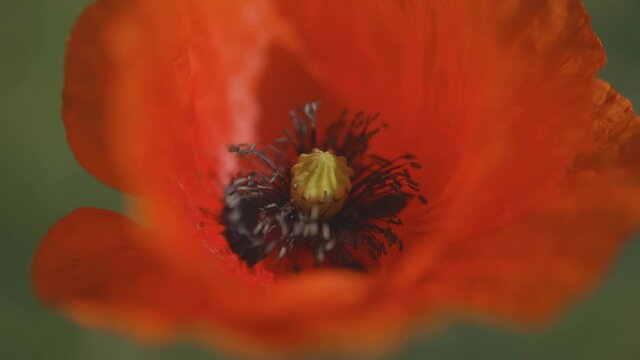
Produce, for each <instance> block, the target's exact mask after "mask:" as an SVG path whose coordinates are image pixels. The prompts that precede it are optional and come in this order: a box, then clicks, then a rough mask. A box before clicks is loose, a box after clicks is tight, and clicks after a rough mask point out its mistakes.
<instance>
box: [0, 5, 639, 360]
mask: <svg viewBox="0 0 640 360" xmlns="http://www.w3.org/2000/svg"><path fill="white" fill-rule="evenodd" d="M87 4H88V1H87V0H56V1H50V0H30V1H10V0H2V2H1V3H0V41H1V44H2V54H1V55H0V150H1V152H0V169H1V171H2V173H1V174H2V175H1V176H0V194H1V197H0V199H2V207H1V208H0V221H1V222H0V235H1V236H0V239H1V241H0V258H1V261H0V264H1V266H2V268H1V271H0V359H51V360H55V359H70V360H71V359H83V360H103V359H104V360H111V359H120V360H134V359H136V360H137V359H175V358H180V359H212V358H216V356H215V355H213V354H211V353H210V352H207V351H206V350H203V349H201V348H199V347H197V346H194V345H191V344H181V345H174V346H170V347H165V348H153V347H151V348H150V347H146V346H143V345H140V344H136V343H134V342H132V341H130V340H128V339H124V338H122V337H120V336H119V335H116V334H112V333H108V332H102V331H97V330H90V329H84V328H80V327H78V326H76V325H74V324H72V323H71V322H69V321H68V320H66V319H64V318H62V317H61V316H59V315H58V314H57V313H55V312H54V311H52V310H51V309H46V308H43V307H41V306H40V305H39V304H38V302H37V300H36V299H35V298H34V296H33V294H32V291H31V289H30V280H29V267H30V262H31V258H32V256H33V253H34V250H35V248H36V246H37V244H38V242H39V241H40V239H41V237H42V236H43V234H44V233H45V232H46V230H47V229H48V227H49V226H51V225H52V224H53V223H54V222H55V221H56V220H57V219H59V218H61V217H62V216H64V215H65V214H67V213H69V212H70V211H72V210H73V209H74V208H77V207H80V206H96V207H101V208H108V209H119V208H120V207H121V205H120V199H119V197H118V195H117V193H116V192H115V191H113V190H110V189H108V188H106V187H105V186H103V185H101V184H100V183H98V182H97V181H96V180H95V179H93V178H92V177H91V176H89V175H88V174H87V173H85V172H84V171H83V170H82V169H81V168H80V166H79V165H78V164H77V163H76V161H75V160H74V158H73V156H72V154H71V152H70V150H69V148H68V146H67V144H66V142H65V136H64V129H63V127H62V122H61V120H60V115H59V114H60V108H61V98H60V89H61V87H62V76H63V74H62V64H63V60H64V47H65V39H66V37H67V34H68V33H69V31H70V29H71V26H72V25H73V23H74V21H75V18H76V17H77V16H78V15H79V14H80V12H81V11H82V9H83V8H84V7H85V6H86V5H87ZM586 4H587V7H588V8H589V9H590V11H591V14H592V17H593V23H594V27H595V30H596V32H597V33H598V34H599V35H600V36H601V38H602V40H603V42H604V43H605V45H606V47H607V50H608V54H609V65H608V67H607V68H606V69H605V70H604V71H603V73H602V76H603V77H604V78H606V79H608V80H609V81H611V82H612V83H613V84H614V86H616V87H617V88H618V89H619V90H620V91H621V92H622V93H623V94H625V95H626V96H627V97H629V98H631V99H632V100H633V101H634V104H635V105H636V108H638V105H639V102H640V47H638V44H640V30H639V29H638V27H637V26H636V23H637V20H636V19H637V18H638V17H640V1H637V0H611V1H602V0H589V1H587V2H586ZM638 278H640V242H638V241H635V242H632V243H630V245H629V246H627V248H626V249H625V251H623V253H622V256H621V259H620V261H619V262H618V263H617V265H616V267H615V268H614V269H613V270H612V274H611V276H609V277H608V279H607V281H606V282H605V283H604V284H603V286H602V287H600V288H599V289H598V290H597V291H596V292H595V294H593V295H592V296H591V297H589V298H588V299H586V300H585V301H582V302H581V303H579V304H578V305H577V306H576V307H574V308H573V309H571V310H570V311H568V312H567V313H565V314H564V315H563V317H562V318H561V319H560V320H559V322H558V323H557V324H556V325H554V326H553V327H551V328H548V329H544V330H539V331H535V332H521V331H513V330H508V329H503V328H492V327H488V326H486V325H484V326H483V325H475V324H468V323H461V324H457V325H455V326H453V327H450V328H449V329H448V330H446V331H444V332H441V333H438V334H436V335H433V334H431V335H429V336H427V335H428V334H422V335H417V336H416V337H415V338H414V339H413V340H412V341H411V342H410V343H409V344H408V346H406V347H404V348H403V349H400V350H399V352H398V353H397V354H396V355H395V356H394V358H395V357H397V358H405V359H423V358H427V357H428V358H432V359H502V358H505V359H640V286H638V284H639V282H638Z"/></svg>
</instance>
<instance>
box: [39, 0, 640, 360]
mask: <svg viewBox="0 0 640 360" xmlns="http://www.w3.org/2000/svg"><path fill="white" fill-rule="evenodd" d="M604 63H605V54H604V51H603V48H602V46H601V44H600V42H599V40H598V38H597V37H596V36H595V35H594V34H593V32H592V31H591V28H590V24H589V18H588V15H587V13H586V11H585V10H584V8H583V7H582V5H581V4H580V3H579V1H577V0H544V1H527V0H509V1H500V2H494V1H491V2H490V1H483V0H482V1H477V0H473V1H471V0H469V1H463V2H451V1H438V0H432V1H420V2H417V1H416V2H401V1H390V0H389V1H370V2H364V1H363V2H357V1H313V0H310V1H285V0H282V1H275V0H274V1H258V0H256V1H237V2H236V1H234V2H230V1H205V0H181V1H169V0H165V1H159V0H133V1H118V0H101V1H97V2H96V3H95V4H94V5H92V6H91V7H90V8H89V9H87V11H86V12H85V13H84V14H83V15H82V17H81V18H80V20H79V21H78V23H77V25H76V27H75V29H74V30H73V33H72V35H71V38H70V40H69V46H68V53H67V63H66V67H65V88H64V113H63V117H64V120H65V125H66V128H67V137H68V141H69V143H70V145H71V147H72V149H73V151H74V153H75V155H76V156H77V158H78V160H79V162H80V163H81V164H82V165H83V166H84V167H85V168H86V169H87V170H88V171H89V172H91V173H92V174H93V175H94V176H96V177H97V178H99V179H100V180H102V181H103V182H105V183H106V184H108V185H111V186H113V187H115V188H118V189H120V190H122V191H124V192H126V193H128V194H130V196H129V197H128V198H127V199H128V200H129V204H130V212H131V214H132V216H133V218H135V219H136V220H135V221H134V220H130V219H128V218H127V217H125V216H123V215H120V214H117V213H115V212H110V211H104V210H98V209H93V208H81V209H78V210H76V211H75V212H73V213H71V214H70V215H68V216H67V217H65V218H64V219H62V220H61V221H60V222H59V223H57V224H56V225H55V226H54V227H53V228H52V229H51V230H50V232H49V233H48V234H47V235H46V237H45V239H44V241H43V242H42V244H41V245H40V248H39V249H38V252H37V254H36V257H35V261H34V268H33V279H34V284H35V289H36V291H37V293H38V295H39V296H40V298H41V299H42V300H43V301H44V302H46V303H48V304H51V305H54V306H57V307H59V308H60V309H62V310H63V311H64V312H65V313H67V314H69V315H70V316H73V317H74V318H76V319H79V320H80V321H83V322H87V323H90V324H94V325H100V326H108V327H115V328H118V329H122V330H125V331H127V332H129V333H133V334H136V335H139V336H144V337H151V338H163V339H164V338H168V337H173V336H175V335H178V334H184V333H187V334H193V335H195V336H197V337H199V338H202V339H204V340H206V341H211V342H213V343H215V344H219V345H222V346H224V347H227V348H235V349H238V350H241V351H244V352H251V351H254V352H258V351H262V350H265V349H269V350H275V351H293V350H301V349H306V348H308V347H314V348H323V349H330V351H339V350H340V349H349V350H354V351H375V350H378V349H381V348H384V347H386V346H388V345H390V344H393V343H394V342H395V340H397V339H399V338H400V337H401V336H402V335H403V334H405V333H406V331H407V330H408V329H410V328H412V327H413V326H416V325H419V324H422V323H424V322H427V323H431V324H433V323H434V321H435V320H437V319H438V318H439V317H441V316H443V315H447V314H449V315H450V314H452V313H454V312H455V313H457V314H460V313H461V312H464V313H466V314H471V315H474V316H479V315H481V316H483V317H484V316H487V315H490V316H497V317H498V318H500V319H506V320H509V321H518V322H525V323H531V322H534V323H536V322H543V321H545V320H548V319H550V318H552V317H553V315H554V314H556V313H557V311H559V310H560V309H562V308H563V307H564V306H565V305H567V304H568V303H569V302H571V301H572V300H574V299H575V298H576V297H577V296H578V295H580V294H582V293H584V292H585V291H586V290H588V289H589V288H590V287H592V286H594V284H595V283H596V282H597V280H598V279H599V278H600V277H601V276H602V274H603V272H604V271H605V270H606V268H607V266H608V265H609V263H610V262H611V260H612V259H613V258H614V256H615V254H616V251H617V250H618V249H619V247H620V246H621V244H622V240H623V239H624V238H625V236H627V235H628V234H629V233H630V231H632V230H633V228H634V226H636V225H637V224H638V221H639V220H640V167H639V166H638V164H637V161H636V159H638V158H639V157H640V124H639V121H638V117H637V116H636V115H635V113H634V112H633V110H632V109H631V105H630V103H629V101H627V100H626V99H624V98H623V97H621V96H620V95H619V94H617V93H616V92H615V91H614V90H613V89H612V88H611V87H610V86H609V85H608V84H607V83H605V82H604V81H601V80H598V79H596V78H595V75H596V73H597V72H598V70H599V69H600V68H601V67H602V66H603V65H604ZM313 99H319V100H320V101H321V105H320V107H319V108H317V104H316V103H311V104H310V105H307V107H306V108H302V109H301V111H300V112H299V113H297V115H295V114H294V118H295V121H294V126H293V129H294V132H293V133H292V132H289V135H288V136H285V138H284V139H279V138H280V137H282V134H283V131H284V130H285V129H288V128H291V126H290V121H291V120H290V119H289V118H288V113H289V110H290V109H296V108H297V107H298V106H299V105H302V104H305V103H307V102H308V101H310V100H313ZM345 107H346V108H348V109H350V110H352V111H351V112H350V113H349V114H355V112H354V111H357V110H361V109H362V110H364V111H365V112H366V113H367V114H374V113H380V120H375V122H374V117H366V116H364V115H362V114H358V115H353V116H354V118H351V117H350V116H351V115H346V116H347V117H346V118H345V119H347V120H346V121H343V122H340V121H339V120H338V119H340V109H342V108H345ZM350 119H353V121H351V120H350ZM336 121H337V122H336ZM384 123H386V124H388V126H386V127H385V126H382V125H383V124H384ZM332 124H333V125H332ZM365 129H366V130H365ZM378 130H380V132H379V133H377V134H375V133H376V132H377V131H378ZM316 132H317V135H315V134H316ZM345 134H346V135H345ZM374 134H375V136H373V135H374ZM243 143H244V144H258V147H253V146H250V145H234V144H243ZM269 144H271V145H269ZM281 146H282V147H281ZM260 149H262V150H260ZM314 149H317V150H318V151H319V152H318V153H317V156H318V159H320V158H322V159H324V160H322V161H327V162H326V163H325V162H322V163H318V164H320V165H322V166H320V165H318V164H316V163H314V164H312V165H313V166H311V165H309V166H310V167H309V169H310V168H315V167H317V168H318V169H324V170H317V171H324V172H327V174H329V175H322V176H328V177H327V178H326V179H338V180H337V183H336V184H337V185H335V186H334V188H333V189H334V190H335V192H331V194H334V193H335V194H338V195H336V200H335V201H336V202H338V201H342V203H339V204H337V205H335V207H332V208H331V210H327V209H325V210H326V211H327V212H326V213H325V215H326V214H329V213H330V214H331V215H326V216H322V215H318V214H317V212H316V214H315V215H314V210H313V208H314V206H317V205H314V204H315V203H314V204H312V206H307V207H306V208H305V206H306V205H304V204H306V203H304V201H316V200H317V202H320V203H322V201H324V200H326V201H329V200H327V199H329V197H328V193H327V192H325V193H324V200H323V199H321V198H319V200H318V199H316V200H314V198H313V197H312V196H311V195H309V194H306V193H303V192H300V193H296V192H295V191H294V190H298V188H297V185H296V186H294V183H295V181H297V180H295V179H294V178H295V176H297V175H299V174H296V173H295V171H294V173H291V172H288V171H285V172H284V173H282V172H281V171H280V170H282V169H290V168H291V167H292V166H293V165H294V164H295V163H296V161H297V163H298V164H300V163H301V162H304V161H303V159H304V158H305V156H312V155H305V156H300V159H298V160H296V158H295V157H292V155H291V154H294V155H303V154H312V153H313V152H314V151H315V150H314ZM228 150H231V151H232V152H235V153H237V154H230V153H229V151H228ZM280 152H287V154H286V156H280V155H278V154H279V153H280ZM406 153H410V154H413V155H414V156H415V158H416V160H414V159H413V158H414V156H403V154H406ZM238 154H240V155H247V156H249V157H252V156H253V158H254V159H255V160H256V161H254V162H253V163H250V162H247V161H244V160H243V159H240V158H238V157H237V156H236V155H238ZM371 154H375V155H376V156H369V155H371ZM313 156H315V155H313ZM340 156H342V158H340ZM398 156H399V157H398ZM396 157H397V159H399V160H397V161H398V162H396V163H394V165H390V162H391V161H393V160H392V159H395V158H396ZM291 159H293V160H291ZM318 159H316V160H313V159H312V161H321V160H318ZM418 163H419V164H421V166H420V165H418ZM327 164H333V165H327ZM271 165H273V166H271ZM396 165H397V166H396ZM412 165H413V167H412ZM300 166H301V167H302V170H301V171H300V173H303V172H304V171H307V170H309V169H307V168H304V166H307V165H304V164H303V165H300ZM324 166H328V167H326V168H325V167H324ZM332 166H333V167H332ZM251 167H253V169H254V170H256V171H254V172H251V169H252V168H251ZM418 167H421V169H417V168H418ZM265 169H266V170H265ZM305 169H306V170H305ZM327 169H328V170H327ZM340 169H342V170H340ZM313 171H316V170H313ZM313 171H312V170H309V174H311V175H308V174H307V175H308V177H309V179H313V178H314V176H316V177H317V176H320V175H317V174H316V173H313ZM314 174H315V175H314ZM323 174H324V173H323ZM332 174H333V175H332ZM345 174H346V175H345ZM307 175H305V176H307ZM334 175H335V176H334ZM301 176H302V175H301ZM332 176H333V177H332ZM341 176H342V177H341ZM363 178H365V179H368V180H363ZM305 179H306V180H305ZM320 179H321V180H322V179H325V178H320ZM340 179H342V180H340ZM344 179H350V180H344ZM381 179H382V180H381ZM300 181H301V183H300V184H302V188H303V189H304V188H305V187H309V188H310V187H311V186H312V185H310V184H312V183H311V181H312V180H308V179H307V178H304V176H303V179H302V180H300ZM313 181H315V180H313ZM318 181H319V180H318ZM347 181H350V183H347ZM418 183H419V189H418V188H417V186H418V185H417V184H418ZM242 184H245V185H246V186H245V187H243V186H244V185H242ZM394 184H395V185H394ZM318 186H320V185H318ZM323 186H324V185H323ZM332 186H333V185H332ZM294 188H295V189H294ZM319 189H322V188H321V187H320V188H319ZM332 191H333V190H332ZM238 194H239V195H238ZM296 194H297V195H296ZM320 194H322V191H320ZM235 195H238V196H235ZM234 196H235V197H234ZM296 196H298V197H296ZM342 196H346V202H345V200H344V199H343V198H341V197H342ZM425 198H426V199H428V200H429V203H428V204H427V205H424V204H422V203H421V201H415V200H425ZM301 199H302V200H301ZM340 199H342V200H340ZM331 201H333V200H331ZM238 204H240V205H238ZM292 204H293V205H292ZM307 205H308V204H307ZM287 206H289V207H288V208H287ZM292 206H293V207H292ZM331 206H333V205H331ZM283 209H284V210H283ZM286 209H288V210H287V211H289V212H286V211H285V210H286ZM305 209H306V210H305ZM309 209H311V210H309ZM271 210H273V212H270V211H271ZM323 211H324V210H323ZM383 223H384V224H386V225H381V224H383ZM300 224H302V225H300ZM258 225H259V226H258ZM253 227H255V228H253ZM325 230H326V232H325ZM274 234H275V235H274ZM291 234H293V235H291ZM285 235H286V236H288V237H286V236H285ZM285 237H286V239H285ZM332 241H333V242H332ZM401 248H403V249H402V251H401ZM385 253H386V255H385ZM369 255H372V256H369ZM245 344H251V345H245Z"/></svg>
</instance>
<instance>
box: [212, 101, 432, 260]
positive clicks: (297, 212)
mask: <svg viewBox="0 0 640 360" xmlns="http://www.w3.org/2000/svg"><path fill="white" fill-rule="evenodd" d="M317 110H318V103H317V102H313V103H309V104H306V105H305V106H303V107H302V108H300V109H297V110H295V111H292V112H291V114H290V115H291V117H292V121H293V128H294V132H293V133H292V132H290V131H288V130H287V129H285V130H284V133H285V136H284V137H281V138H278V139H276V140H275V142H274V143H272V144H268V145H267V146H265V147H264V149H263V148H262V146H258V145H257V144H239V145H233V146H230V147H229V151H230V152H232V153H235V154H237V155H239V156H241V157H242V158H245V159H247V160H249V161H252V164H253V167H254V170H251V171H240V172H238V174H237V175H236V176H235V177H234V178H233V179H232V181H231V182H230V183H229V185H228V186H227V188H226V191H225V199H224V200H225V209H224V211H223V214H222V221H223V222H224V224H225V225H226V228H225V231H224V235H225V236H226V238H227V241H228V243H229V247H230V249H231V250H232V251H233V252H234V253H236V254H237V255H238V256H239V257H240V258H241V259H242V260H244V261H245V262H246V263H247V264H248V265H249V266H253V265H255V264H257V263H258V262H260V261H262V260H264V259H265V258H269V257H270V255H271V253H273V256H271V258H272V259H273V260H272V262H271V264H272V265H271V266H272V267H278V266H279V265H277V264H278V263H280V262H285V263H287V264H289V265H288V266H289V268H288V269H289V270H288V271H293V272H298V271H300V270H301V269H303V268H306V267H309V265H310V264H307V263H304V261H303V260H300V259H304V258H308V257H305V256H302V255H303V253H305V252H306V253H307V254H310V255H311V257H312V258H313V259H315V263H314V264H311V265H312V266H319V265H323V264H328V265H330V266H340V267H346V268H351V269H357V270H364V269H366V268H367V267H368V265H369V263H368V261H367V260H366V259H365V258H364V257H363V256H360V254H364V256H365V257H367V256H368V257H369V259H370V261H373V262H375V261H377V260H378V258H380V257H381V256H384V255H387V254H388V253H389V250H388V248H390V247H394V246H397V248H398V250H400V251H402V250H403V249H404V243H403V241H402V239H400V238H399V237H398V236H397V235H396V234H395V232H394V227H396V226H402V224H403V223H402V220H401V219H400V218H398V214H399V213H400V212H401V211H402V210H403V209H404V208H405V207H406V206H407V204H408V202H409V201H410V200H411V199H414V198H417V199H418V200H419V201H420V202H421V203H423V204H427V199H426V198H425V197H424V196H422V195H420V193H419V189H420V188H419V184H418V182H417V181H415V180H414V179H412V177H411V173H410V171H409V168H412V169H420V168H421V165H420V164H419V163H418V162H416V161H414V160H415V159H416V157H415V156H414V155H411V154H405V155H402V156H398V157H396V158H393V159H386V158H383V157H381V156H378V155H374V154H367V151H368V149H369V141H370V140H371V138H372V137H373V136H375V135H376V134H377V133H378V132H379V131H380V127H386V125H385V124H382V125H381V126H378V127H374V126H373V125H374V123H375V122H376V120H377V118H378V115H374V116H371V117H369V116H366V115H365V114H364V113H363V112H359V113H357V114H355V115H354V117H353V118H352V120H350V121H347V120H346V117H347V116H348V113H347V112H346V111H344V112H343V114H342V116H341V118H340V119H339V120H338V121H336V122H334V123H333V124H330V125H329V126H328V128H327V135H326V137H325V138H324V140H323V141H318V139H316V136H317V135H316V123H317V121H316V117H317ZM292 159H296V161H295V162H294V160H292ZM274 250H275V251H274ZM367 254H368V255H367Z"/></svg>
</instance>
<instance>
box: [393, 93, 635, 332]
mask: <svg viewBox="0 0 640 360" xmlns="http://www.w3.org/2000/svg"><path fill="white" fill-rule="evenodd" d="M591 124H592V129H591V139H590V146H589V147H588V148H587V149H585V150H584V151H583V152H582V153H581V154H579V155H578V156H577V157H576V158H575V159H574V162H573V166H572V168H571V169H570V170H569V172H568V174H566V175H565V178H564V180H563V182H562V184H561V185H560V188H559V193H558V194H557V196H556V197H555V198H554V199H553V200H552V201H550V202H549V203H547V204H545V206H543V207H539V208H536V209H532V210H531V211H530V213H529V214H527V215H526V216H524V217H523V218H522V219H520V220H519V221H517V222H514V223H512V224H510V225H508V226H505V227H502V228H499V229H495V230H494V231H491V232H487V233H484V234H480V235H478V236H476V237H469V238H465V239H452V238H449V239H446V238H440V239H439V243H438V244H435V245H434V246H425V247H424V248H423V249H422V250H419V251H418V253H419V255H420V256H417V255H416V256H413V255H412V257H414V259H413V260H410V259H407V262H406V263H405V265H407V267H406V268H405V270H407V271H408V272H405V273H402V272H401V273H399V274H398V276H399V277H401V278H402V279H403V281H404V282H405V284H406V283H411V282H412V281H416V282H415V283H414V286H415V289H414V290H413V291H412V294H413V295H414V296H416V297H418V298H422V299H423V300H424V301H425V302H432V301H433V299H438V302H439V303H440V306H445V307H449V308H451V307H456V306H458V307H465V308H472V309H474V310H479V311H480V312H483V313H484V314H487V313H493V314H500V315H504V316H507V317H510V318H515V319H520V320H533V321H540V320H544V319H548V318H549V316H550V315H553V314H555V313H556V312H557V311H559V310H561V309H562V308H563V307H564V306H565V305H566V304H567V303H569V302H570V301H571V300H573V299H575V297H576V296H578V295H580V294H581V293H584V291H585V290H587V289H590V288H591V287H593V286H594V285H595V284H596V283H597V281H598V280H599V279H600V278H601V277H602V276H603V274H605V273H606V270H607V268H608V266H609V265H610V263H611V261H612V260H613V259H615V254H616V252H617V251H618V250H619V249H620V247H621V245H622V244H623V243H624V240H625V239H627V238H628V237H629V236H630V235H631V234H632V231H633V230H634V228H635V227H636V226H637V225H638V224H639V223H640V167H639V166H638V164H637V159H638V158H640V118H638V117H637V115H636V114H635V113H634V111H633V109H632V108H631V103H630V102H629V101H628V100H627V99H625V98H623V97H622V96H620V95H619V94H618V93H616V92H615V90H613V89H612V88H611V87H610V86H609V84H607V83H606V82H604V81H596V89H595V94H594V98H593V110H592V113H591ZM447 240H448V241H447ZM410 279H411V280H410ZM418 293H419V295H418Z"/></svg>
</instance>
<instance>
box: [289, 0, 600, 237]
mask: <svg viewBox="0 0 640 360" xmlns="http://www.w3.org/2000/svg"><path fill="white" fill-rule="evenodd" d="M279 5H280V7H279V11H280V13H281V14H282V16H283V18H285V19H286V20H287V21H288V22H289V26H290V27H291V28H292V31H291V33H293V34H294V35H292V36H291V37H292V38H294V39H296V40H297V41H293V45H290V49H291V51H292V52H293V53H296V54H297V55H298V56H299V58H300V59H301V61H302V62H303V63H304V64H305V65H306V66H307V68H308V69H309V72H310V73H311V74H313V75H314V76H315V77H316V78H317V79H318V81H319V82H320V84H322V85H323V86H324V87H326V88H328V89H330V92H331V93H332V94H334V96H335V97H336V101H338V102H339V103H340V104H342V105H346V106H349V107H350V108H352V109H353V110H365V111H368V112H378V111H379V112H380V113H381V118H382V119H384V120H385V121H386V122H388V123H389V124H390V126H389V128H388V129H385V130H384V131H383V132H382V133H381V134H380V135H379V136H378V137H377V138H376V139H374V142H373V147H372V151H374V152H378V153H380V154H381V155H387V156H389V157H393V156H396V155H398V152H403V151H406V152H410V153H413V154H416V155H418V157H419V159H420V161H421V162H422V164H423V168H422V170H421V171H420V172H419V173H418V174H417V176H416V178H417V179H418V180H420V181H419V182H420V184H421V188H422V189H423V191H424V193H425V195H426V197H427V198H429V199H430V203H431V206H430V208H431V209H434V208H439V207H441V206H444V205H446V206H455V207H456V209H455V210H451V211H452V212H455V213H457V214H466V216H467V219H465V221H469V222H473V224H471V223H470V225H478V226H489V225H496V223H497V222H500V221H508V218H510V217H515V216H517V214H519V213H521V212H522V211H526V210H527V208H528V207H530V206H532V204H533V203H535V202H536V201H537V200H538V199H540V198H541V197H544V196H548V193H549V191H550V188H552V187H553V184H555V183H556V182H557V181H558V180H559V179H560V177H561V175H562V171H563V170H564V168H566V166H568V164H569V163H570V162H571V161H572V159H573V157H574V156H575V149H577V148H579V146H580V144H581V143H580V142H581V140H582V139H583V136H584V135H585V129H584V122H583V120H584V118H585V116H586V114H587V113H588V106H589V98H590V92H591V80H592V78H593V76H594V75H595V74H596V72H597V71H598V70H599V69H600V68H601V67H602V65H603V64H604V51H603V49H602V46H601V44H600V41H599V40H598V39H597V37H596V36H595V34H593V32H592V31H591V29H590V24H589V21H588V20H589V18H588V14H587V13H586V11H585V9H584V8H583V6H582V5H581V4H580V2H579V1H578V0H561V1H552V0H545V1H536V2H531V1H522V0H512V1H505V2H500V4H495V3H494V2H491V1H466V2H464V4H460V3H455V4H454V3H450V2H446V1H421V2H409V3H407V2H397V1H372V2H367V3H366V4H362V3H360V2H357V1H345V2H327V1H319V0H318V1H305V2H297V1H287V0H283V1H280V2H279ZM319 29H322V30H319ZM286 40H287V41H289V42H288V43H289V44H290V43H291V41H290V38H287V39H286ZM285 81H286V80H285ZM550 134H553V135H552V136H550ZM396 144H403V146H402V148H398V147H397V146H396ZM391 152H393V153H391ZM523 189H528V190H527V191H526V192H524V191H522V190H523ZM514 193H519V194H520V195H519V196H518V197H516V198H515V199H514V196H513V195H514ZM452 198H455V199H456V200H458V202H457V203H455V204H448V202H450V200H451V199H452ZM443 202H447V204H443ZM469 203H473V204H477V207H470V206H469ZM477 208H482V209H483V211H482V214H481V216H478V213H477V212H476V211H475V210H476V209H477ZM423 215H424V214H423ZM452 221H453V220H452ZM455 221H460V219H456V220H455ZM423 223H429V222H428V221H423ZM471 227H473V226H471Z"/></svg>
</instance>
